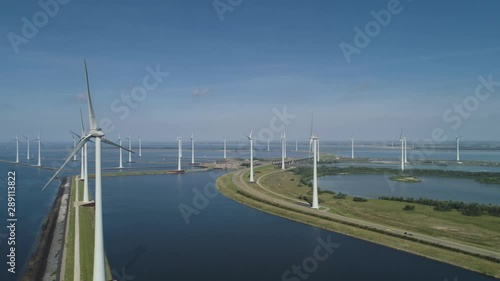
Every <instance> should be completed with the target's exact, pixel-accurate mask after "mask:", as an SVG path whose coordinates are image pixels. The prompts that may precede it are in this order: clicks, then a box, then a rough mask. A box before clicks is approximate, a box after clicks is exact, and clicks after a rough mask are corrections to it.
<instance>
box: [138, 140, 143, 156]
mask: <svg viewBox="0 0 500 281" xmlns="http://www.w3.org/2000/svg"><path fill="white" fill-rule="evenodd" d="M139 157H142V140H141V137H140V136H139Z"/></svg>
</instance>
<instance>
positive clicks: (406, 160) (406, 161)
mask: <svg viewBox="0 0 500 281" xmlns="http://www.w3.org/2000/svg"><path fill="white" fill-rule="evenodd" d="M406 141H407V138H406V136H404V143H405V164H408V158H407V155H408V154H407V153H406Z"/></svg>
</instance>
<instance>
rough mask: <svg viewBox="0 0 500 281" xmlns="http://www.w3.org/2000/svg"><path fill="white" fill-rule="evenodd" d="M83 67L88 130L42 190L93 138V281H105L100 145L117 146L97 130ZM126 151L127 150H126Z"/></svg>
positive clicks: (86, 76) (87, 80) (100, 130)
mask: <svg viewBox="0 0 500 281" xmlns="http://www.w3.org/2000/svg"><path fill="white" fill-rule="evenodd" d="M84 66H85V78H86V82H87V103H88V109H89V123H90V129H89V131H88V133H87V135H86V136H85V137H84V138H82V139H81V140H80V142H79V143H78V145H77V146H76V148H75V149H74V150H73V152H72V153H71V154H70V155H69V157H68V158H67V159H66V161H65V162H64V163H63V165H62V166H61V167H60V168H59V170H57V171H56V173H55V174H54V175H53V176H52V177H51V178H50V179H49V182H47V184H46V185H45V186H44V187H43V188H42V190H44V189H45V188H46V187H47V186H48V185H49V184H50V182H51V181H52V180H53V179H54V178H55V177H57V175H58V174H59V173H60V172H61V171H62V169H63V168H64V167H65V166H66V165H67V164H68V163H69V161H71V159H72V158H73V156H74V155H75V154H76V153H78V151H79V150H80V149H81V148H82V147H83V146H84V145H85V144H86V143H87V142H88V141H89V140H90V139H91V138H95V219H94V231H95V234H94V267H93V270H94V273H93V278H92V280H93V281H105V280H106V267H105V262H104V237H103V223H102V173H101V172H102V171H101V143H102V142H104V143H107V144H111V145H114V146H118V147H119V145H118V144H116V143H114V142H112V141H109V140H107V139H105V138H104V132H103V131H102V129H100V128H97V122H96V118H95V114H94V108H93V106H92V100H91V97H90V89H89V79H88V72H87V63H86V62H85V61H84ZM127 151H128V149H127Z"/></svg>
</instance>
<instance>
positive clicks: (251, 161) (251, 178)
mask: <svg viewBox="0 0 500 281" xmlns="http://www.w3.org/2000/svg"><path fill="white" fill-rule="evenodd" d="M252 133H253V129H252V130H251V131H250V134H249V135H248V136H246V137H247V138H248V141H249V142H250V182H254V180H253V138H252Z"/></svg>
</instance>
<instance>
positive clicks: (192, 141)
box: [191, 133, 194, 164]
mask: <svg viewBox="0 0 500 281" xmlns="http://www.w3.org/2000/svg"><path fill="white" fill-rule="evenodd" d="M191 164H194V135H193V133H191Z"/></svg>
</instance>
